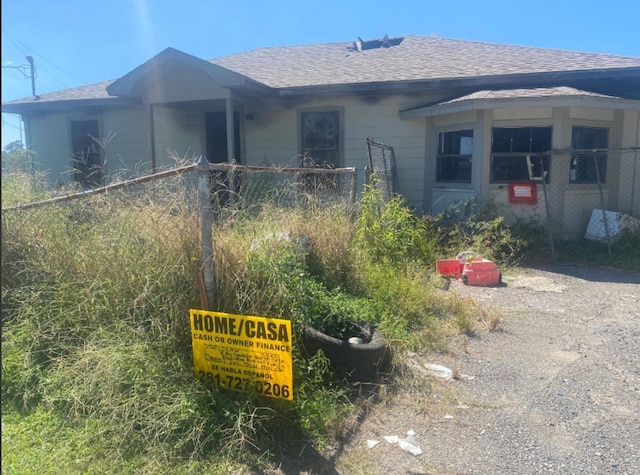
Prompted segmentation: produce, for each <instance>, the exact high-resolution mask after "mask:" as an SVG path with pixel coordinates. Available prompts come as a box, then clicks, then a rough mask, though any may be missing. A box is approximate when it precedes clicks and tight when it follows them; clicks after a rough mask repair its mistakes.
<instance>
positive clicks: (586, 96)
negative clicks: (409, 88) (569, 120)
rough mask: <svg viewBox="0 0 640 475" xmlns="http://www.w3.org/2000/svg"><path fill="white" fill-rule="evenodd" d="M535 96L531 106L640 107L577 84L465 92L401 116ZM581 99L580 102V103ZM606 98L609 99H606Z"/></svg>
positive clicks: (500, 103) (494, 104)
mask: <svg viewBox="0 0 640 475" xmlns="http://www.w3.org/2000/svg"><path fill="white" fill-rule="evenodd" d="M530 99H534V100H535V102H531V101H529V102H528V106H529V107H534V104H535V106H538V107H543V106H546V107H548V106H549V105H550V102H549V101H550V100H552V101H553V104H555V105H557V104H560V103H561V102H558V101H562V103H563V105H565V106H566V105H567V104H578V103H579V104H582V105H584V104H585V101H587V103H589V105H590V106H591V107H599V106H606V107H607V108H611V107H616V108H619V109H627V108H628V109H633V110H639V109H640V101H633V100H625V99H623V98H620V97H616V96H609V95H605V94H598V93H595V92H590V91H583V90H580V89H576V88H573V87H565V86H560V87H547V88H533V89H503V90H498V91H489V90H485V91H477V92H473V93H471V94H464V95H462V96H459V97H454V98H449V99H446V100H442V101H438V102H434V103H431V104H425V105H421V106H417V107H411V108H409V109H405V110H402V111H400V117H402V118H403V119H415V118H418V117H429V116H435V115H440V114H446V113H451V112H462V111H465V110H473V109H496V108H503V107H510V106H512V104H513V101H519V104H520V105H521V106H522V104H523V101H524V102H526V101H528V100H530ZM578 101H580V102H578ZM604 101H606V102H604Z"/></svg>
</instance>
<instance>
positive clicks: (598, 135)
mask: <svg viewBox="0 0 640 475" xmlns="http://www.w3.org/2000/svg"><path fill="white" fill-rule="evenodd" d="M608 146H609V129H607V128H605V127H578V126H574V127H573V129H572V131H571V150H572V152H571V163H570V168H569V183H598V182H600V183H604V182H605V178H606V171H607V148H608Z"/></svg>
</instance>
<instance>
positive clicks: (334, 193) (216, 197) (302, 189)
mask: <svg viewBox="0 0 640 475" xmlns="http://www.w3.org/2000/svg"><path fill="white" fill-rule="evenodd" d="M209 167H210V170H211V173H210V180H211V196H212V204H213V208H214V210H215V209H218V210H219V209H223V208H230V209H238V208H250V207H252V206H259V205H261V204H262V203H265V202H269V203H277V204H279V205H281V206H295V205H305V204H311V203H313V204H318V205H322V204H328V203H331V202H335V201H340V200H344V201H350V202H352V203H353V202H354V201H355V199H356V181H357V171H356V169H355V168H322V167H316V166H313V165H311V166H308V167H300V168H278V167H257V166H244V165H235V164H227V163H217V164H210V165H209Z"/></svg>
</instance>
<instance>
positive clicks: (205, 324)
mask: <svg viewBox="0 0 640 475" xmlns="http://www.w3.org/2000/svg"><path fill="white" fill-rule="evenodd" d="M189 313H190V317H191V340H192V346H193V370H194V373H195V376H196V377H197V378H199V379H202V380H206V381H209V382H212V383H214V384H216V385H218V386H221V387H224V388H227V389H233V390H236V391H244V392H252V391H255V392H258V393H260V394H262V395H264V396H269V397H273V398H278V399H287V400H290V401H291V400H293V365H292V356H291V346H292V342H291V322H290V321H289V320H282V319H277V318H266V317H254V316H247V315H233V314H230V313H222V312H210V311H207V310H195V309H191V310H190V311H189Z"/></svg>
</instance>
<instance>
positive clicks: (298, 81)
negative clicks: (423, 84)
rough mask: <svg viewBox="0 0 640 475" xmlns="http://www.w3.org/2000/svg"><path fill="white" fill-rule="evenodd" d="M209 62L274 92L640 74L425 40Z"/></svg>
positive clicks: (542, 54)
mask: <svg viewBox="0 0 640 475" xmlns="http://www.w3.org/2000/svg"><path fill="white" fill-rule="evenodd" d="M210 61H211V62H213V63H215V64H219V65H221V66H224V67H225V68H228V69H231V70H232V71H236V72H239V73H241V74H244V75H246V76H249V77H251V78H252V79H254V80H256V81H259V82H262V83H264V84H266V85H268V86H271V87H273V88H294V87H305V86H319V85H338V84H362V83H377V82H389V81H425V80H437V79H451V78H475V77H485V76H503V75H509V74H530V73H548V72H554V71H558V72H560V71H584V70H604V69H618V68H640V58H633V57H624V56H615V55H608V54H594V53H580V52H575V51H562V50H554V49H541V48H531V47H523V46H510V45H500V44H491V43H480V42H472V41H462V40H450V39H444V38H434V37H424V36H405V37H404V39H403V40H402V41H401V42H400V44H398V45H397V46H392V47H388V48H384V47H382V48H375V49H368V50H363V51H358V50H357V49H356V48H355V47H354V43H353V42H346V43H331V44H318V45H308V46H285V47H277V48H261V49H256V50H253V51H248V52H245V53H239V54H235V55H231V56H226V57H221V58H214V59H212V60H210Z"/></svg>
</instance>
